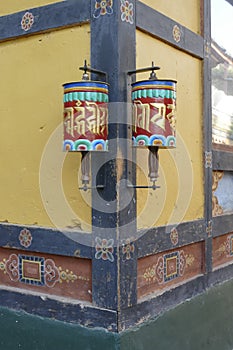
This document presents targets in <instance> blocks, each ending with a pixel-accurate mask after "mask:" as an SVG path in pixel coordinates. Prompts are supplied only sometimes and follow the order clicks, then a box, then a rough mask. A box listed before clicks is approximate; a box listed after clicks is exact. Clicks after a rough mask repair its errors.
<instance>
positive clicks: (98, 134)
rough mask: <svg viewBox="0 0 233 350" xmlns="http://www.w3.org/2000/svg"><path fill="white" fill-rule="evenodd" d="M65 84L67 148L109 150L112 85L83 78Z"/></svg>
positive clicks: (65, 144)
mask: <svg viewBox="0 0 233 350" xmlns="http://www.w3.org/2000/svg"><path fill="white" fill-rule="evenodd" d="M63 87H64V128H63V130H64V150H66V151H106V150H107V138H108V84H107V83H103V82H93V81H80V82H74V83H67V84H64V85H63Z"/></svg>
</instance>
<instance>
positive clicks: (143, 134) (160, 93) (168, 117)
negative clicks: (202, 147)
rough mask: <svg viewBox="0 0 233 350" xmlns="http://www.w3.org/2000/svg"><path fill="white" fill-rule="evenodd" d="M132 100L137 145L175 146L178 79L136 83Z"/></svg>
mask: <svg viewBox="0 0 233 350" xmlns="http://www.w3.org/2000/svg"><path fill="white" fill-rule="evenodd" d="M132 101H133V121H132V129H133V144H134V146H138V147H139V146H157V147H164V148H174V147H176V116H175V109H176V82H175V81H174V80H146V81H140V82H136V83H133V84H132Z"/></svg>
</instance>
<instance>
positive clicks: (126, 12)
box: [121, 0, 133, 24]
mask: <svg viewBox="0 0 233 350" xmlns="http://www.w3.org/2000/svg"><path fill="white" fill-rule="evenodd" d="M121 20H122V21H123V22H128V23H130V24H133V4H132V3H131V2H129V1H128V0H121Z"/></svg>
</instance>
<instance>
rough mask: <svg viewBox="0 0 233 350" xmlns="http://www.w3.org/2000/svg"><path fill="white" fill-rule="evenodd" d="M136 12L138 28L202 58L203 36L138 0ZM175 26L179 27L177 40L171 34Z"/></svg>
mask: <svg viewBox="0 0 233 350" xmlns="http://www.w3.org/2000/svg"><path fill="white" fill-rule="evenodd" d="M136 12H137V18H136V26H137V28H138V29H140V30H142V31H144V32H146V33H148V34H150V35H153V36H155V37H156V38H158V39H160V40H163V41H165V42H167V43H168V44H170V45H172V46H174V47H176V48H178V49H180V50H183V51H185V52H187V53H189V54H191V55H193V56H195V57H198V58H200V59H203V58H204V39H203V37H201V36H200V35H198V34H196V33H194V32H192V31H191V30H189V29H188V28H186V27H184V26H182V25H181V24H179V23H177V22H176V21H174V20H172V19H171V18H169V17H167V16H165V15H163V14H162V13H160V12H158V11H156V10H153V9H152V8H151V7H149V6H147V5H145V4H144V3H142V2H140V1H137V4H136ZM175 26H177V27H178V28H179V32H180V38H179V40H175V39H174V36H173V29H174V27H175Z"/></svg>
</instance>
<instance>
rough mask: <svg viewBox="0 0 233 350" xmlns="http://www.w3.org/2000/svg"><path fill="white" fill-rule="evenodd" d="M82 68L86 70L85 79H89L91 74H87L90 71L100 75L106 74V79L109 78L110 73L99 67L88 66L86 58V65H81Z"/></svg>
mask: <svg viewBox="0 0 233 350" xmlns="http://www.w3.org/2000/svg"><path fill="white" fill-rule="evenodd" d="M79 69H80V70H82V71H84V74H83V77H82V79H83V80H89V76H88V74H87V72H89V73H94V74H98V75H104V76H105V80H106V81H107V80H108V74H107V73H106V72H103V71H102V70H98V69H94V68H92V67H88V66H87V60H84V66H83V67H79Z"/></svg>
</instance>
